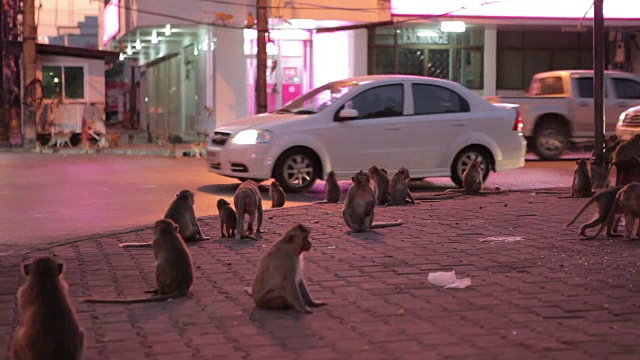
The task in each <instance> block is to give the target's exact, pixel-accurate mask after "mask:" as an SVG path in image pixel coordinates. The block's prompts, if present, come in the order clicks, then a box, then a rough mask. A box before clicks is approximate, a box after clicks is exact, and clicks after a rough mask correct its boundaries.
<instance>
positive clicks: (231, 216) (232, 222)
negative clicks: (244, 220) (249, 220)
mask: <svg viewBox="0 0 640 360" xmlns="http://www.w3.org/2000/svg"><path fill="white" fill-rule="evenodd" d="M216 206H217V207H218V215H219V216H220V237H223V238H224V237H235V236H236V225H237V222H238V217H237V215H236V211H235V210H233V208H232V207H231V204H230V203H229V202H228V201H227V200H225V199H218V202H217V203H216ZM225 228H226V229H227V232H226V233H225Z"/></svg>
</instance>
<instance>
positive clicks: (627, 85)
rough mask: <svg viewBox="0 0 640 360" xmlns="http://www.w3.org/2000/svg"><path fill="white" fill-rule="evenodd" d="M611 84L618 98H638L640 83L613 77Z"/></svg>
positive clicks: (639, 97) (639, 95) (639, 96)
mask: <svg viewBox="0 0 640 360" xmlns="http://www.w3.org/2000/svg"><path fill="white" fill-rule="evenodd" d="M613 86H614V87H615V89H616V94H618V98H620V99H640V83H638V82H637V81H634V80H631V79H613Z"/></svg>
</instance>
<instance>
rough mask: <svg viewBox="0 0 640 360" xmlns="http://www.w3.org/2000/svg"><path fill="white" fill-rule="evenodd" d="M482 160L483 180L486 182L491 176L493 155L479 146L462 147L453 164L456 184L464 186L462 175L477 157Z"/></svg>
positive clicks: (452, 169) (452, 168) (452, 178)
mask: <svg viewBox="0 0 640 360" xmlns="http://www.w3.org/2000/svg"><path fill="white" fill-rule="evenodd" d="M476 157H477V158H478V161H480V168H481V169H482V181H483V182H486V181H487V178H488V177H489V171H490V170H491V167H492V166H491V161H492V160H491V155H489V154H488V152H487V151H486V150H485V149H483V148H479V147H468V148H466V149H462V150H461V151H460V152H459V153H458V155H456V157H455V159H453V163H452V164H451V180H452V181H453V183H454V184H456V185H458V186H459V187H462V175H463V174H464V171H465V170H466V169H467V166H469V164H470V163H471V162H472V161H473V160H474V159H475V158H476Z"/></svg>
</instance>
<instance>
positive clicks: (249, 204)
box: [233, 180, 264, 240]
mask: <svg viewBox="0 0 640 360" xmlns="http://www.w3.org/2000/svg"><path fill="white" fill-rule="evenodd" d="M233 206H234V207H235V208H236V214H237V215H238V220H237V222H236V240H242V239H244V238H249V239H253V240H256V239H255V238H253V237H251V236H249V235H251V234H252V233H253V223H254V221H255V219H256V216H257V217H258V224H257V226H256V232H257V233H260V232H262V230H261V227H262V217H263V215H264V211H263V210H262V195H260V190H259V189H258V184H256V183H255V182H254V181H251V180H247V181H245V182H243V183H242V184H240V186H239V187H238V189H237V190H236V192H235V194H234V195H233ZM245 215H249V223H248V224H247V230H246V232H245V229H244V216H245Z"/></svg>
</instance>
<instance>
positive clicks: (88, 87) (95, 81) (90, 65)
mask: <svg viewBox="0 0 640 360" xmlns="http://www.w3.org/2000/svg"><path fill="white" fill-rule="evenodd" d="M43 65H44V66H82V67H84V69H85V70H84V71H85V73H84V76H85V83H84V86H85V88H84V92H85V101H87V102H97V103H100V104H104V102H105V80H104V60H100V59H87V58H76V57H70V56H51V55H38V73H37V76H38V77H39V78H40V79H42V66H43ZM80 101H82V100H80Z"/></svg>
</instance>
